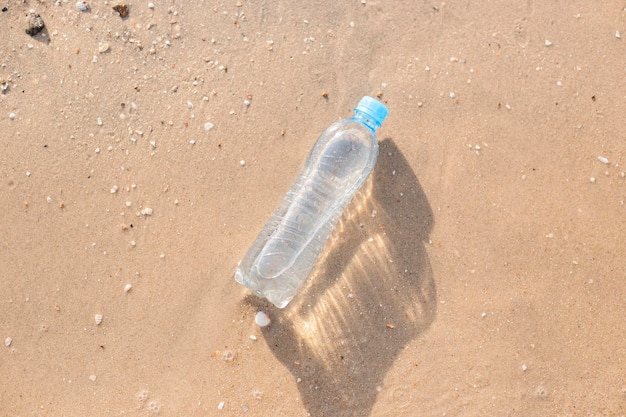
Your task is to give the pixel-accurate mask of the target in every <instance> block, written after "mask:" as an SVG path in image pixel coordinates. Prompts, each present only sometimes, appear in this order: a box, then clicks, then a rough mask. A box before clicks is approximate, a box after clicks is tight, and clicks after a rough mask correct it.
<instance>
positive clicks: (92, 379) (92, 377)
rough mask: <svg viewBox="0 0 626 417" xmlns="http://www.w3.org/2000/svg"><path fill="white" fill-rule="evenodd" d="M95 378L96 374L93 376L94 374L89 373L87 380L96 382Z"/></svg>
mask: <svg viewBox="0 0 626 417" xmlns="http://www.w3.org/2000/svg"><path fill="white" fill-rule="evenodd" d="M96 378H97V376H95V375H89V380H90V381H91V382H96Z"/></svg>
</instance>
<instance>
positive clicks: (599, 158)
mask: <svg viewBox="0 0 626 417" xmlns="http://www.w3.org/2000/svg"><path fill="white" fill-rule="evenodd" d="M598 161H600V162H602V163H603V164H608V163H609V160H608V159H607V158H605V157H604V156H599V157H598Z"/></svg>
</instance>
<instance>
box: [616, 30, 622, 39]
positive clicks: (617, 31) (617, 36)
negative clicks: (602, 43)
mask: <svg viewBox="0 0 626 417" xmlns="http://www.w3.org/2000/svg"><path fill="white" fill-rule="evenodd" d="M615 37H616V38H617V39H621V37H622V34H621V33H619V30H616V31H615Z"/></svg>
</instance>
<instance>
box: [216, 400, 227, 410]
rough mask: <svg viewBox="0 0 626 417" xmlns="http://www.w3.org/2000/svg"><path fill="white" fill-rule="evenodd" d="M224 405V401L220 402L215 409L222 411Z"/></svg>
mask: <svg viewBox="0 0 626 417" xmlns="http://www.w3.org/2000/svg"><path fill="white" fill-rule="evenodd" d="M225 405H226V403H225V402H224V401H220V403H219V404H218V405H217V409H218V410H223V409H224V406H225Z"/></svg>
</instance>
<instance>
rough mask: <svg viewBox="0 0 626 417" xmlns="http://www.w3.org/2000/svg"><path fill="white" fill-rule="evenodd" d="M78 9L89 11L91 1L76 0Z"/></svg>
mask: <svg viewBox="0 0 626 417" xmlns="http://www.w3.org/2000/svg"><path fill="white" fill-rule="evenodd" d="M76 10H78V11H80V12H88V11H89V3H87V2H86V1H77V2H76Z"/></svg>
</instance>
